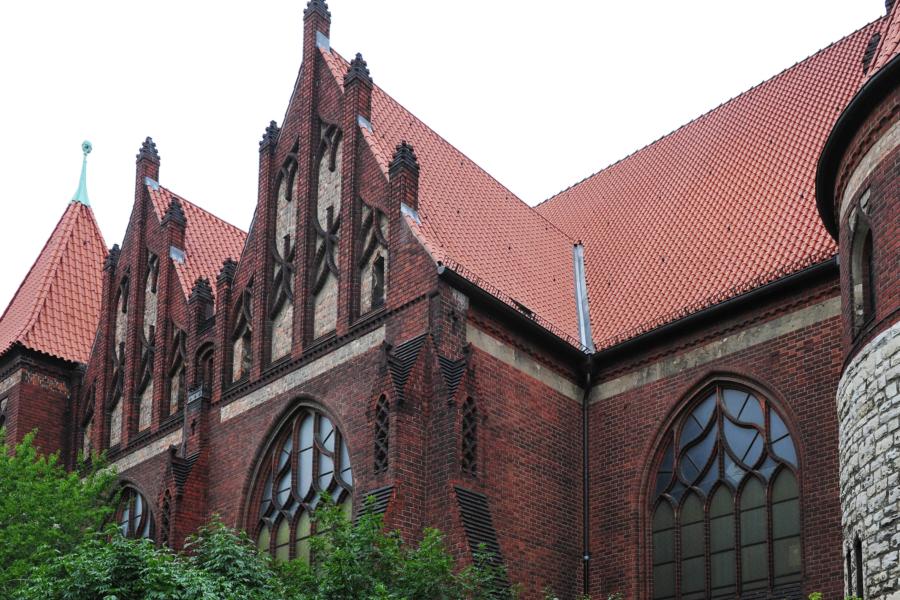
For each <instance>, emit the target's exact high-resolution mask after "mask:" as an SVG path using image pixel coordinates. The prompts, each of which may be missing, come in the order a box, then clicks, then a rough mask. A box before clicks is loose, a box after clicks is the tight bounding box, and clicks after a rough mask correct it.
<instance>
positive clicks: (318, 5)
mask: <svg viewBox="0 0 900 600" xmlns="http://www.w3.org/2000/svg"><path fill="white" fill-rule="evenodd" d="M313 13H319V14H320V15H322V16H323V17H325V18H326V19H331V12H329V10H328V4H327V3H326V2H325V0H309V3H308V4H307V5H306V10H304V11H303V16H304V17H308V16H309V15H311V14H313Z"/></svg>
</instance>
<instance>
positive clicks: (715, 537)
mask: <svg viewBox="0 0 900 600" xmlns="http://www.w3.org/2000/svg"><path fill="white" fill-rule="evenodd" d="M709 554H710V557H709V558H710V560H709V562H710V569H709V575H710V582H711V586H712V587H711V592H712V595H713V597H721V596H731V597H734V595H735V593H736V591H737V586H736V585H735V584H736V581H735V576H734V574H735V558H734V555H735V553H734V498H733V497H732V496H731V491H730V490H729V489H728V486H724V485H723V486H719V489H717V490H716V493H715V494H714V495H713V498H712V502H711V504H710V507H709Z"/></svg>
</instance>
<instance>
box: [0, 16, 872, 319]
mask: <svg viewBox="0 0 900 600" xmlns="http://www.w3.org/2000/svg"><path fill="white" fill-rule="evenodd" d="M305 4H306V0H266V1H259V2H236V1H218V2H212V1H197V0H193V1H190V2H188V1H186V0H155V1H153V2H135V1H122V0H120V1H115V2H114V1H111V0H110V1H100V0H81V1H72V0H65V1H63V0H31V1H28V2H4V3H3V4H2V7H0V57H2V58H0V90H2V93H0V186H2V203H3V204H2V213H0V256H2V262H0V264H2V266H0V307H5V306H6V304H7V302H8V301H9V300H10V298H11V297H12V294H13V293H14V292H15V290H16V288H17V287H18V285H19V283H20V281H21V279H22V278H23V277H24V275H25V274H26V272H27V271H28V269H29V268H30V266H31V264H32V262H33V261H34V259H35V258H36V256H37V254H38V252H39V251H40V249H41V247H42V246H43V244H44V242H45V241H46V238H47V236H48V235H49V234H50V232H51V230H52V229H53V226H54V225H55V224H56V222H57V220H58V219H59V217H60V215H61V214H62V212H63V210H64V209H65V206H66V204H67V202H68V201H69V200H70V199H71V197H72V195H73V193H74V192H75V189H76V187H77V184H78V175H79V172H80V169H81V150H80V145H81V142H82V140H83V139H89V140H91V141H92V142H93V144H94V152H93V153H92V154H91V155H90V158H89V166H88V189H89V192H90V198H91V203H92V205H93V208H94V213H95V215H96V217H97V220H98V221H99V223H100V227H101V229H102V230H103V234H104V237H105V239H106V243H107V246H110V245H112V244H113V243H116V242H121V239H122V236H123V234H124V231H125V226H126V224H127V221H128V216H129V213H130V211H131V206H132V201H133V195H134V156H135V153H136V152H137V149H138V147H139V146H140V142H141V140H143V139H144V137H145V136H147V135H150V136H153V138H154V140H155V141H156V142H157V145H158V147H159V152H160V154H161V157H162V167H161V173H160V179H161V182H162V183H163V185H165V186H167V187H169V188H170V189H173V190H174V191H176V192H177V193H178V194H180V195H182V196H184V197H186V198H188V199H189V200H191V201H193V202H195V203H197V204H199V205H201V206H203V207H205V208H208V209H210V210H212V211H213V212H215V213H217V214H218V215H220V216H221V217H222V218H224V219H226V220H228V221H230V222H232V223H234V224H236V225H238V226H240V227H242V228H244V229H246V228H247V227H248V226H249V224H250V218H251V215H252V213H253V206H254V203H255V202H256V169H257V161H258V145H257V142H258V141H259V139H260V137H261V135H262V133H263V130H264V128H265V126H266V124H267V123H268V122H269V120H270V119H275V120H277V121H278V122H279V124H280V123H281V120H282V118H283V115H284V111H285V108H286V106H287V102H288V98H289V94H290V92H291V89H292V87H293V84H294V80H295V78H296V75H297V69H298V67H299V65H300V60H301V36H302V27H303V25H302V12H303V8H304V6H305ZM330 8H331V13H332V28H331V39H332V47H333V48H335V49H336V50H337V51H338V52H340V53H341V54H343V55H344V56H345V57H350V56H352V55H353V54H354V53H355V52H362V53H363V55H364V56H365V58H366V60H367V61H368V63H369V68H370V70H371V72H372V77H373V78H374V80H375V81H376V83H377V84H378V85H380V86H381V87H383V88H384V89H385V90H386V91H387V92H388V93H390V94H391V95H393V96H394V97H395V98H396V99H397V100H398V101H400V102H401V103H402V104H404V105H405V106H406V107H407V108H409V109H410V110H411V111H412V112H413V113H415V114H416V115H417V116H418V117H420V118H421V119H423V120H424V121H425V122H426V123H428V124H429V125H430V126H431V127H432V128H434V129H435V130H436V131H437V132H438V133H440V134H441V135H443V136H444V137H445V138H446V139H448V140H449V141H450V142H451V143H453V144H454V145H456V146H457V147H458V148H460V149H461V150H462V151H463V152H465V153H466V154H467V155H468V156H470V157H471V158H472V159H474V160H475V161H476V162H477V163H478V164H480V165H481V166H482V167H483V168H485V169H486V170H487V171H488V172H489V173H491V174H492V175H494V176H495V177H496V178H497V179H499V180H500V181H501V182H502V183H504V184H505V185H507V186H508V187H509V188H510V189H511V190H512V191H513V192H515V193H516V194H518V195H519V197H521V198H522V199H523V200H525V201H526V202H528V203H529V204H536V203H537V202H540V201H541V200H544V199H546V198H547V197H549V196H551V195H553V194H555V193H556V192H558V191H559V190H560V189H562V188H565V187H568V186H569V185H572V184H573V183H575V182H577V181H579V180H581V179H582V178H584V177H585V176H587V175H589V174H591V173H594V172H596V171H598V170H600V169H601V168H603V167H605V166H606V165H608V164H609V163H611V162H614V161H616V160H618V159H620V158H622V157H624V156H625V155H627V154H629V153H631V152H633V151H634V150H636V149H638V148H640V147H642V146H644V145H646V144H647V143H649V142H651V141H653V140H655V139H657V138H658V137H660V136H662V135H665V134H666V133H668V132H670V131H672V130H673V129H675V128H677V127H678V126H680V125H682V124H684V123H685V122H687V121H689V120H691V119H693V118H695V117H697V116H698V115H700V114H702V113H704V112H706V111H707V110H709V109H711V108H713V107H715V106H716V105H718V104H720V103H722V102H723V101H725V100H727V99H729V98H731V97H733V96H735V95H737V94H739V93H741V92H743V91H745V90H746V89H748V88H750V87H751V86H753V85H756V84H757V83H759V82H760V81H763V80H765V79H768V78H769V77H771V76H773V75H775V74H776V73H778V72H779V71H781V70H782V69H784V68H786V67H788V66H790V65H791V64H793V63H795V62H797V61H799V60H802V59H803V58H805V57H806V56H808V55H809V54H812V53H814V52H816V51H817V50H819V49H820V48H822V47H824V46H827V45H828V44H830V43H832V42H834V41H836V40H837V39H839V38H841V37H843V36H844V35H846V34H848V33H850V32H851V31H853V30H855V29H857V28H859V27H861V26H862V25H864V24H866V23H868V22H870V21H872V20H874V19H876V18H878V17H879V16H881V15H882V14H883V13H884V2H883V0H755V1H754V2H726V1H723V0H681V1H679V2H673V1H671V0H641V1H633V0H628V1H624V0H620V1H617V2H611V1H609V0H602V1H601V0H593V1H585V0H554V1H552V2H547V1H546V0H483V1H482V2H471V1H469V2H460V1H459V0H453V1H451V0H427V1H423V0H393V1H391V2H376V1H373V0H331V2H330Z"/></svg>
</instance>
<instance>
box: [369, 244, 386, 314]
mask: <svg viewBox="0 0 900 600" xmlns="http://www.w3.org/2000/svg"><path fill="white" fill-rule="evenodd" d="M383 304H384V257H383V256H379V257H378V258H376V259H375V262H374V264H373V265H372V308H378V307H380V306H381V305H383Z"/></svg>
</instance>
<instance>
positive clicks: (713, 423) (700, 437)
mask: <svg viewBox="0 0 900 600" xmlns="http://www.w3.org/2000/svg"><path fill="white" fill-rule="evenodd" d="M713 410H715V409H713ZM715 416H716V418H712V417H710V419H709V423H707V424H706V427H703V428H702V429H701V430H700V433H698V434H697V437H696V438H694V439H693V440H691V441H690V442H688V443H687V444H685V445H684V447H682V448H679V460H678V463H679V464H678V469H677V472H676V473H675V476H676V477H677V478H678V480H679V481H681V483H683V484H684V485H685V487H687V488H688V489H697V488H696V487H695V486H694V485H693V484H694V483H695V482H697V481H701V480H702V478H703V476H704V475H706V473H707V472H708V471H709V465H710V463H711V462H712V461H713V460H714V459H715V457H716V453H715V452H714V451H713V452H711V453H710V455H709V456H708V457H707V459H706V462H704V463H703V464H702V465H699V466H698V465H697V463H695V462H694V460H693V459H692V458H691V457H690V456H688V452H689V451H690V450H691V449H692V448H694V447H696V446H699V445H700V444H702V443H703V442H704V441H706V437H707V436H708V435H709V432H710V431H711V430H712V428H713V427H718V431H717V432H716V442H714V443H713V450H715V447H716V444H717V443H718V440H719V438H720V437H721V435H722V425H721V423H719V420H718V415H715ZM691 418H694V415H691ZM694 422H695V423H697V425H700V422H699V421H697V419H694ZM683 432H684V427H682V428H681V430H680V431H679V436H678V437H679V440H678V441H679V442H680V441H681V440H680V438H681V435H680V434H682V433H683ZM682 458H685V459H687V460H688V461H690V463H691V464H692V465H694V468H695V469H697V475H696V476H695V477H694V479H693V481H688V480H686V479H685V478H684V477H683V476H682V474H681V459H682ZM704 495H705V494H704Z"/></svg>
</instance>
